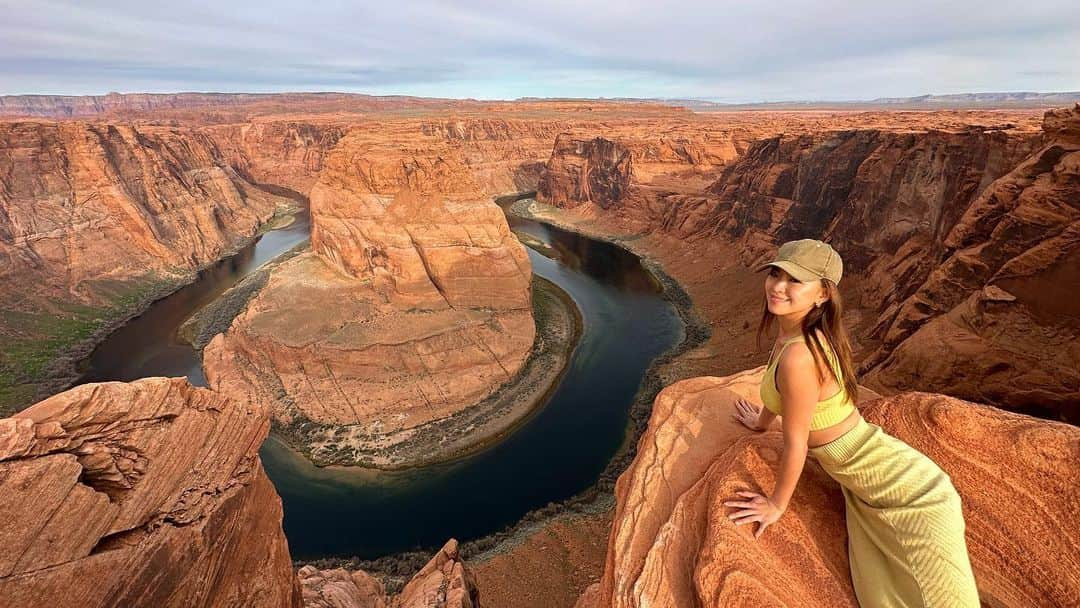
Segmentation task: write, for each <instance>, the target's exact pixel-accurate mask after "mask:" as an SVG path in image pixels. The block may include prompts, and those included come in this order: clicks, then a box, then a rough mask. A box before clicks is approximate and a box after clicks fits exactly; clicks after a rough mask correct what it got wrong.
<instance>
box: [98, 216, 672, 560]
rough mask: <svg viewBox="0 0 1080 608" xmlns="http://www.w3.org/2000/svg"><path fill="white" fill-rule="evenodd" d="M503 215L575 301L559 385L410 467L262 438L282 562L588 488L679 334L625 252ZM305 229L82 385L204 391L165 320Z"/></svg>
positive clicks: (367, 551) (275, 241) (423, 534)
mask: <svg viewBox="0 0 1080 608" xmlns="http://www.w3.org/2000/svg"><path fill="white" fill-rule="evenodd" d="M508 221H509V222H510V225H511V227H512V228H513V229H514V230H515V231H517V232H519V233H527V234H528V235H530V236H531V237H533V238H535V239H538V240H539V241H542V242H543V243H544V244H545V245H546V247H545V250H546V251H548V252H549V255H551V253H550V252H552V251H554V252H555V254H554V255H553V256H552V257H553V258H555V259H551V258H548V257H545V256H544V255H541V254H540V253H538V252H537V251H535V250H533V249H529V250H528V251H529V258H530V261H531V262H532V266H533V272H534V273H536V274H537V275H539V276H542V277H544V278H546V279H548V280H550V281H552V282H554V283H555V284H556V285H558V286H559V287H560V288H562V289H563V290H565V291H566V292H567V293H568V294H569V295H570V296H571V297H572V298H573V300H574V302H575V303H576V304H577V306H578V307H579V309H580V312H581V315H582V321H583V328H582V335H581V339H580V341H579V343H578V345H577V347H576V349H575V351H574V353H573V356H572V358H571V360H570V363H569V366H568V369H567V371H566V374H565V375H564V376H563V379H562V381H561V382H560V383H559V385H558V387H557V388H556V389H555V390H554V391H553V392H552V393H551V394H550V396H549V398H548V401H547V403H546V404H543V405H542V409H541V410H539V412H538V413H537V414H536V415H534V416H532V417H531V418H530V419H529V420H528V421H527V422H526V423H525V424H524V425H523V426H521V427H520V428H519V429H518V430H517V431H515V432H514V433H513V434H511V435H510V436H509V437H507V438H506V439H504V440H503V441H501V442H499V443H497V444H495V445H493V446H491V447H490V448H487V449H485V450H483V451H481V452H478V453H475V454H473V455H471V456H468V457H466V458H463V459H461V460H457V461H453V462H450V463H444V464H439V465H433V466H427V467H423V468H420V469H414V470H406V471H395V472H385V471H371V470H366V469H358V468H350V467H325V468H319V467H315V466H314V465H312V464H311V463H310V462H308V461H307V460H306V459H304V458H303V457H302V456H299V455H298V454H297V453H295V452H293V451H292V450H290V449H289V448H288V447H286V446H285V445H284V444H283V443H282V442H281V441H280V440H279V439H277V438H276V437H275V436H274V435H273V434H272V435H271V436H270V438H269V439H268V440H267V441H266V443H265V444H264V445H263V447H262V450H261V452H260V454H261V456H262V460H263V464H264V466H265V468H266V472H267V474H268V475H269V477H270V479H271V480H272V481H273V483H274V486H275V487H276V488H277V491H278V494H279V495H280V496H281V499H282V502H283V504H284V511H285V516H284V524H283V525H284V529H285V535H286V537H287V538H288V541H289V550H290V552H291V553H292V556H293V558H294V559H314V558H320V557H353V556H356V557H359V558H361V559H371V558H376V557H380V556H383V555H387V554H391V553H397V552H399V551H405V550H412V549H434V548H437V547H439V546H441V545H442V544H443V543H444V542H445V541H446V540H447V539H448V538H450V537H455V538H457V539H458V540H460V541H467V540H470V539H473V538H477V537H481V536H485V535H488V534H491V533H494V532H497V531H499V530H502V529H504V528H505V527H507V526H510V525H513V524H514V523H516V522H517V521H518V520H520V518H521V517H522V516H523V515H524V514H525V513H527V512H528V511H530V510H532V509H536V508H538V507H543V506H545V505H547V504H548V503H550V502H558V501H561V500H564V499H566V498H569V497H571V496H573V495H575V494H577V493H578V492H580V491H582V490H584V489H586V488H588V487H589V486H590V485H592V484H593V483H595V482H596V479H597V478H598V476H599V475H600V473H601V471H603V469H604V467H605V466H606V464H607V463H608V461H609V460H610V459H611V458H612V456H613V455H614V454H615V452H616V451H617V450H618V448H619V446H620V444H621V443H622V441H623V438H624V436H625V434H626V429H627V419H628V413H629V409H630V406H631V404H632V403H633V400H634V395H635V394H636V392H637V390H638V388H639V386H640V384H641V381H642V378H643V376H644V374H645V370H646V369H647V368H648V366H649V365H650V363H651V362H652V361H653V359H654V358H656V357H657V356H659V355H660V354H661V353H663V352H664V351H666V350H667V349H669V348H670V347H672V346H673V345H675V344H676V343H678V342H679V341H680V340H681V339H682V335H683V331H684V328H683V324H682V321H681V319H680V318H679V316H678V314H677V312H676V311H675V309H674V308H673V307H672V306H671V304H670V303H669V302H667V301H666V300H665V299H664V298H663V294H662V289H661V287H660V286H659V285H658V284H657V283H656V281H655V280H654V279H653V277H652V276H651V275H650V274H649V273H648V272H647V271H646V270H645V269H644V268H643V267H642V265H641V263H640V261H639V260H638V258H637V257H635V256H634V255H632V254H630V253H628V252H627V251H625V250H624V249H621V248H618V247H616V246H614V245H611V244H609V243H605V242H602V241H597V240H594V239H590V238H587V237H584V236H581V235H578V234H575V233H572V232H568V231H565V230H561V229H558V228H554V227H551V226H547V225H544V224H541V223H538V222H534V221H529V220H523V219H520V218H516V217H513V216H508ZM309 230H310V228H309V222H308V217H307V214H306V212H305V213H303V214H301V216H300V217H298V219H297V221H296V222H294V223H293V224H292V225H290V226H288V227H286V228H284V229H282V230H275V231H270V232H267V233H265V234H264V235H262V236H261V237H260V238H259V239H258V240H257V241H256V242H254V243H252V244H251V245H249V246H248V247H247V248H245V249H244V250H243V251H241V252H240V253H238V254H237V255H236V256H233V257H232V258H229V259H227V260H223V261H222V262H219V263H218V264H217V265H215V266H214V267H212V268H209V269H207V270H205V271H203V272H202V273H200V276H199V278H198V280H197V281H196V282H195V283H193V284H191V285H189V286H187V287H185V288H183V289H181V290H180V291H178V292H176V293H174V294H172V295H170V296H168V297H166V298H163V299H162V300H159V301H158V302H155V303H154V304H153V305H151V307H150V309H149V310H147V311H146V313H144V314H143V315H142V316H140V317H138V318H136V319H133V320H132V321H131V322H130V323H128V324H127V325H125V326H124V327H122V328H121V329H119V330H117V331H116V332H115V333H113V334H112V335H110V336H109V337H108V338H107V339H106V340H105V342H103V343H102V344H101V345H100V346H99V347H98V349H97V350H95V351H94V353H93V354H92V355H91V358H90V370H89V371H88V372H87V375H86V377H85V381H100V380H133V379H135V378H139V377H145V376H179V375H182V376H187V377H188V378H189V379H190V380H191V382H192V383H193V384H197V385H200V386H205V384H206V381H205V378H204V376H203V373H202V369H201V365H200V361H199V357H198V353H197V352H196V351H195V350H194V349H192V348H191V347H190V346H188V345H186V344H184V343H183V342H182V341H181V340H179V339H178V338H177V336H176V332H177V329H178V328H179V326H180V325H181V324H182V323H183V322H184V320H185V319H186V318H187V317H188V316H190V314H191V313H193V312H194V311H196V310H198V309H199V308H201V307H202V306H203V305H205V304H206V303H208V302H210V301H212V300H213V299H214V298H216V297H217V296H218V295H220V294H221V293H222V292H223V291H225V289H227V288H228V287H229V286H231V285H233V284H235V283H236V282H237V281H238V280H239V279H241V278H243V276H246V275H247V274H249V273H250V272H252V271H254V270H255V269H256V268H258V266H260V265H261V264H262V263H264V262H266V261H268V260H270V259H272V258H274V257H276V256H277V255H280V254H281V253H284V252H285V251H287V250H288V249H290V248H292V247H293V246H295V245H296V244H298V243H300V242H302V241H303V240H304V239H305V238H307V236H308V234H307V233H308V232H309Z"/></svg>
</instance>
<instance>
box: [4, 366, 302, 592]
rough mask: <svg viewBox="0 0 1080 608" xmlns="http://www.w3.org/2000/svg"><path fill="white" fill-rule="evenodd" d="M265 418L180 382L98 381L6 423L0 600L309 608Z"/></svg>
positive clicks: (259, 412) (248, 407)
mask: <svg viewBox="0 0 1080 608" xmlns="http://www.w3.org/2000/svg"><path fill="white" fill-rule="evenodd" d="M268 429H269V420H268V417H267V415H266V412H265V410H263V409H262V408H260V407H259V406H257V405H255V404H250V403H236V402H230V401H228V400H226V399H224V398H222V397H221V396H219V395H216V394H214V393H212V392H210V391H208V390H205V389H197V388H193V387H192V386H191V385H189V384H188V383H187V381H186V380H183V379H180V378H147V379H144V380H139V381H137V382H132V383H130V384H127V383H120V382H109V383H103V384H88V385H83V386H79V387H76V388H74V389H71V390H70V391H67V392H64V393H61V394H59V395H56V396H54V397H51V398H49V399H46V400H45V401H42V402H40V403H38V404H36V405H34V406H33V407H31V408H29V409H27V410H25V411H22V412H19V413H18V414H16V415H14V416H12V417H11V418H5V419H2V420H0V511H2V512H3V514H4V516H3V518H0V547H3V549H2V550H0V598H3V599H2V602H0V603H2V604H3V605H4V606H5V607H8V608H18V607H22V606H25V607H27V608H29V607H38V606H56V607H62V606H72V607H76V606H78V607H84V606H132V607H136V606H147V607H151V606H152V607H158V606H176V607H178V608H179V607H185V608H186V607H192V606H239V605H244V606H267V607H271V606H281V607H286V606H292V607H298V606H300V592H299V587H298V585H297V584H296V581H295V578H294V576H293V573H292V566H291V563H290V558H289V550H288V545H287V543H286V541H285V536H284V534H283V533H282V530H281V516H282V512H281V500H280V499H279V498H278V496H277V493H276V492H275V491H274V488H273V486H272V485H271V484H270V481H269V479H267V477H266V475H265V473H263V470H262V465H261V463H260V461H259V456H258V450H259V446H260V445H261V444H262V441H263V439H264V438H265V437H266V434H267V431H268Z"/></svg>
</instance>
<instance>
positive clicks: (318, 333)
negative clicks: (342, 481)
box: [204, 127, 535, 466]
mask: <svg viewBox="0 0 1080 608" xmlns="http://www.w3.org/2000/svg"><path fill="white" fill-rule="evenodd" d="M470 132H471V131H469V130H468V129H465V128H464V127H463V128H462V129H460V130H453V129H452V130H449V131H445V130H438V129H436V130H434V133H435V135H434V137H436V138H437V139H436V142H435V143H437V142H438V141H442V142H443V144H442V146H441V147H440V146H438V145H435V144H434V143H433V146H434V147H433V148H432V149H427V148H424V149H419V150H417V149H412V148H403V147H401V145H400V144H395V145H393V146H385V144H382V143H377V142H372V141H371V140H370V139H368V137H369V134H367V133H366V132H359V133H354V134H350V135H349V136H347V137H346V138H345V139H343V140H342V141H341V142H340V144H339V145H338V146H337V148H335V150H334V152H333V153H332V154H331V155H330V156H329V157H328V159H327V161H326V167H325V169H324V170H323V171H322V173H321V176H320V180H319V182H318V183H317V184H316V185H315V187H314V188H313V189H312V193H311V213H312V225H313V228H312V249H313V252H312V253H309V254H304V255H301V256H298V257H297V258H294V259H293V260H290V261H288V262H286V263H283V264H282V265H281V266H280V267H278V268H277V269H275V270H274V272H273V273H272V275H271V277H270V279H269V282H268V285H267V286H266V287H265V288H264V289H263V290H262V291H261V292H260V293H259V295H258V296H257V297H255V298H254V299H253V300H252V301H251V302H250V303H249V305H248V306H247V308H246V310H244V312H243V313H241V314H240V316H238V317H237V319H236V320H235V321H234V323H233V325H232V327H231V328H230V329H229V331H228V332H226V333H225V334H224V335H222V336H219V337H218V338H216V339H215V340H213V341H212V342H211V343H210V344H209V345H208V346H207V348H206V350H205V353H204V367H205V368H206V370H207V377H208V379H209V380H210V383H211V385H212V386H213V387H215V388H216V389H218V390H221V391H223V392H225V393H227V394H230V395H234V396H236V397H237V398H241V399H253V400H259V401H261V402H265V403H270V404H272V407H273V410H274V415H275V418H276V419H277V420H278V422H279V423H281V424H282V425H283V426H286V427H290V428H292V429H294V430H295V431H296V432H295V433H293V434H288V433H287V434H286V435H287V436H289V437H290V438H291V439H293V440H294V441H293V442H294V443H299V444H301V448H302V449H305V451H308V453H309V456H311V457H312V458H313V459H315V460H316V461H320V462H347V463H358V462H363V463H365V464H371V465H375V466H395V465H400V464H401V462H400V458H398V457H397V456H389V455H387V453H386V450H387V449H388V448H392V447H394V446H396V445H398V444H400V443H402V442H405V441H407V440H408V439H409V437H410V436H411V434H412V433H413V432H414V431H415V429H417V428H418V427H420V426H422V425H426V424H429V423H433V422H436V421H439V420H442V419H445V418H448V417H450V416H452V415H453V414H454V413H456V412H458V411H460V410H462V409H463V408H465V407H468V406H470V405H473V404H475V403H476V402H478V401H480V400H481V399H484V398H485V397H486V396H488V395H490V394H491V393H492V392H493V391H494V390H495V389H497V388H498V387H499V386H500V385H502V384H504V383H506V382H507V381H509V380H511V379H512V378H514V376H515V374H517V373H518V371H519V370H521V368H522V365H523V364H524V363H525V360H526V358H527V356H528V354H529V352H530V351H531V348H532V343H533V337H534V335H535V325H534V323H533V319H532V305H531V288H530V282H531V274H532V272H531V266H530V264H529V260H528V256H527V254H526V253H525V250H524V247H523V246H522V245H521V244H520V243H519V242H518V240H517V238H516V237H514V235H513V234H511V233H510V231H509V228H508V226H507V223H506V219H505V217H504V216H503V215H502V211H501V210H500V209H499V208H498V206H496V205H495V204H494V203H493V202H491V199H490V192H489V191H487V190H486V189H485V185H484V184H483V183H481V182H483V180H482V179H480V178H479V177H477V174H476V173H475V172H474V171H473V170H472V165H471V164H470V162H469V160H468V153H469V151H470V150H471V148H470V147H469V145H468V144H467V143H465V144H463V143H461V142H462V141H465V142H467V141H471V140H470V139H468V138H467V137H465V135H466V134H468V133H470ZM479 133H481V134H482V133H486V131H484V130H483V129H480V130H479ZM448 134H449V135H452V136H453V138H455V139H450V140H447V139H443V138H445V137H448ZM373 147H374V151H373ZM384 148H385V149H384ZM312 423H314V424H312ZM300 429H303V430H300ZM301 435H302V436H301Z"/></svg>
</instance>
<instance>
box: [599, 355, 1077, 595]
mask: <svg viewBox="0 0 1080 608" xmlns="http://www.w3.org/2000/svg"><path fill="white" fill-rule="evenodd" d="M762 371H763V368H760V367H759V368H755V369H753V370H748V371H746V372H742V373H740V374H736V375H734V376H728V377H724V378H717V377H702V378H694V379H691V380H685V381H682V382H678V383H676V384H673V385H671V386H669V387H668V388H666V389H664V391H662V392H661V393H660V395H659V396H658V397H657V399H656V403H655V405H654V409H653V413H652V418H651V420H650V422H649V427H648V429H647V430H646V431H645V433H644V434H643V435H642V437H641V439H640V440H639V442H638V453H637V456H636V457H635V459H634V461H633V463H632V464H631V466H630V468H629V469H627V471H626V472H624V473H623V474H622V476H620V478H619V481H618V483H617V486H616V497H617V506H616V512H615V519H614V522H613V527H612V532H611V537H610V539H609V544H608V557H607V562H606V564H605V570H604V576H603V579H602V580H601V584H600V588H599V590H598V592H596V591H593V592H592V593H598V595H599V597H598V598H597V599H596V600H595V602H590V600H589V598H588V597H585V598H583V599H582V604H581V605H582V606H597V607H600V606H602V607H607V606H652V607H654V608H655V607H662V606H670V607H672V608H675V607H682V606H717V607H719V606H761V605H766V604H767V605H775V606H800V607H801V606H856V601H855V597H854V592H853V590H852V587H851V582H850V570H849V564H848V561H847V559H848V554H847V549H846V528H845V524H844V500H843V497H842V495H841V493H840V487H839V486H838V485H837V484H836V483H835V482H834V481H833V480H832V479H831V478H829V477H828V475H827V474H825V472H824V471H823V470H822V469H821V468H820V466H818V465H817V464H816V463H815V462H814V461H813V459H809V460H808V461H807V465H806V469H805V470H804V472H803V475H802V477H801V478H800V481H799V485H798V487H797V489H796V491H795V495H794V497H793V498H792V501H791V506H790V507H789V509H788V511H787V512H786V513H784V515H783V517H782V518H781V519H780V520H779V521H778V522H777V523H776V524H774V525H773V526H771V527H769V529H767V530H766V531H765V533H764V534H763V536H762V537H761V538H759V539H756V540H755V539H754V538H753V531H752V530H749V529H747V528H749V527H750V526H742V527H737V526H735V525H734V524H733V523H732V522H731V521H730V520H728V519H727V517H726V515H727V514H728V512H729V511H730V509H729V508H726V507H724V506H723V504H722V503H723V501H725V500H728V499H730V497H731V496H733V495H734V493H735V491H737V490H738V489H744V488H757V489H761V490H764V491H769V490H770V489H771V487H772V485H773V483H775V475H776V470H777V467H778V465H779V459H780V456H781V453H782V449H783V445H782V436H781V433H780V431H779V428H778V427H779V422H774V423H773V428H772V429H771V430H769V431H766V432H765V433H761V434H758V433H753V432H751V431H749V430H746V429H745V428H743V427H741V426H740V425H739V424H738V423H737V422H735V421H733V420H732V419H731V417H730V413H731V411H732V408H733V402H734V400H735V399H736V398H739V397H742V398H748V399H750V400H752V401H756V400H757V397H756V395H757V390H758V384H759V382H760V377H761V372H762ZM860 408H861V409H862V413H863V414H864V415H865V416H866V418H867V419H868V420H869V421H870V422H873V423H875V424H879V425H881V426H882V427H883V428H884V429H885V430H886V431H887V432H889V433H890V434H893V435H895V436H896V437H899V438H900V439H902V440H904V441H906V442H907V443H909V444H910V445H912V446H913V447H915V448H916V449H918V450H920V451H922V452H923V453H925V454H927V455H928V456H930V457H931V458H932V459H934V461H935V462H937V463H938V464H939V465H940V466H941V467H942V468H943V469H944V470H945V471H946V472H947V473H948V474H949V476H950V477H951V478H952V481H953V483H954V484H955V485H956V488H957V490H958V491H959V493H960V495H961V497H962V499H963V506H964V516H965V520H966V531H967V545H968V550H969V553H970V555H971V561H972V564H973V567H974V569H975V577H976V580H977V582H978V586H979V592H980V596H981V597H982V600H983V602H984V603H986V604H987V605H991V606H1016V607H1020V606H1032V605H1059V606H1065V605H1069V604H1070V602H1071V600H1072V598H1075V597H1077V596H1078V595H1080V576H1078V575H1077V572H1080V561H1078V560H1080V558H1078V556H1080V541H1078V539H1077V538H1076V537H1075V535H1074V534H1073V533H1072V532H1071V531H1072V530H1074V529H1076V528H1077V527H1078V526H1077V519H1076V518H1077V516H1076V513H1077V511H1078V509H1080V491H1078V489H1077V486H1076V484H1075V483H1074V481H1075V480H1074V477H1075V463H1076V462H1077V461H1078V460H1080V430H1078V429H1076V428H1075V427H1072V426H1069V425H1065V424H1061V423H1056V422H1048V421H1042V420H1037V419H1034V418H1031V417H1028V416H1023V415H1018V414H1011V413H1008V412H1004V411H1001V410H998V409H995V408H993V407H989V406H984V405H978V404H974V403H969V402H965V401H961V400H959V399H954V398H951V397H946V396H943V395H934V394H928V393H905V394H902V395H898V396H895V397H887V398H874V397H873V396H870V397H869V400H868V401H863V402H862V404H861V406H860Z"/></svg>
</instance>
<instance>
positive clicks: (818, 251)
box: [754, 239, 844, 284]
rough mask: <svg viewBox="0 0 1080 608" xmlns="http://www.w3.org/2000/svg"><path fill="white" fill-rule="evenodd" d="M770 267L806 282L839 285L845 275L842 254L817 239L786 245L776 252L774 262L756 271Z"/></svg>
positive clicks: (763, 265) (791, 242) (801, 240)
mask: <svg viewBox="0 0 1080 608" xmlns="http://www.w3.org/2000/svg"><path fill="white" fill-rule="evenodd" d="M769 266H776V267H777V268H782V269H783V270H785V271H786V272H787V273H788V274H790V275H791V276H793V277H795V278H796V279H798V280H800V281H804V282H805V281H813V280H815V279H829V280H830V281H832V282H833V283H836V284H839V283H840V275H842V274H843V273H844V263H843V262H842V261H841V260H840V254H839V253H836V250H835V249H833V248H832V246H831V245H829V244H828V243H825V242H823V241H819V240H816V239H799V240H797V241H788V242H786V243H784V244H783V245H781V246H780V250H779V251H777V252H776V257H775V258H774V259H773V261H771V262H766V263H764V264H762V265H760V266H758V267H757V268H755V269H754V271H755V272H758V271H761V270H765V269H766V268H768V267H769Z"/></svg>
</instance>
